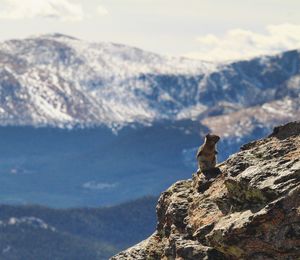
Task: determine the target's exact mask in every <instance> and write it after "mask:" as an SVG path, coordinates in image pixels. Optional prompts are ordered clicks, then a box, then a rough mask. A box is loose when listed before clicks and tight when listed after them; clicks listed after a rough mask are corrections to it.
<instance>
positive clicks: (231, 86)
mask: <svg viewBox="0 0 300 260" xmlns="http://www.w3.org/2000/svg"><path fill="white" fill-rule="evenodd" d="M299 8H300V3H299V2H298V1H294V0H288V1H282V0H259V1H258V0H253V1H251V2H249V3H245V2H241V1H237V0H227V1H219V0H210V1H206V0H197V1H196V0H188V1H180V0H172V1H171V0H102V1H98V0H86V1H83V0H23V1H17V0H0V28H1V35H0V40H1V43H0V126H1V127H0V203H1V206H0V207H1V210H0V230H1V231H0V232H1V236H0V256H1V257H2V258H3V259H107V258H108V257H109V256H111V255H113V254H114V253H116V252H118V251H119V250H121V249H123V248H126V247H128V246H130V245H133V244H135V243H136V242H138V241H140V240H142V239H144V238H146V237H147V236H148V235H150V234H151V232H153V231H154V229H155V222H156V219H155V205H156V201H157V198H158V196H159V194H160V193H161V192H162V191H164V190H165V189H166V188H168V187H169V186H170V185H171V184H172V183H174V182H175V181H177V180H180V179H187V178H190V177H191V175H192V173H193V172H195V171H196V170H197V165H196V162H195V153H196V150H197V148H198V146H199V145H200V144H201V143H202V142H203V137H204V136H205V134H206V133H209V132H212V133H215V134H218V135H220V136H221V141H220V143H219V146H218V150H219V155H218V156H219V157H218V161H219V162H221V161H223V160H225V159H227V158H228V157H229V156H230V155H231V154H232V153H234V152H236V151H238V150H239V147H240V146H241V145H242V144H244V143H245V142H249V141H251V140H254V139H258V138H262V137H264V136H266V135H268V134H269V133H270V131H271V129H272V128H273V127H274V126H275V125H278V124H282V123H286V122H289V121H293V120H299V119H300V118H299V115H300V113H299V112H300V111H299V110H300V106H299V104H300V100H299V95H300V52H299V50H300V17H299V15H298V13H297V10H299ZM37 238H39V239H37Z"/></svg>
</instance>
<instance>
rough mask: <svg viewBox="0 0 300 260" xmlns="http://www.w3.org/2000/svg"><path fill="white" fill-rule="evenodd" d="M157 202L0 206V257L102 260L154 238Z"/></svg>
mask: <svg viewBox="0 0 300 260" xmlns="http://www.w3.org/2000/svg"><path fill="white" fill-rule="evenodd" d="M156 203H157V199H156V198H153V197H147V198H142V199H139V200H136V201H132V202H128V203H125V204H122V205H118V206H114V207H108V208H99V209H96V208H94V209H92V208H82V209H50V208H46V207H40V206H6V205H5V206H0V259H7V260H12V259H16V260H17V259H18V260H19V259H32V260H40V259H49V260H50V259H51V260H52V259H72V260H73V259H74V260H75V259H87V260H89V259H103V260H106V259H108V258H109V257H110V256H112V255H113V254H115V253H117V252H118V251H120V250H121V249H124V248H127V247H129V246H131V245H133V244H135V243H137V242H138V241H139V240H141V239H143V238H145V237H146V236H148V235H150V234H151V232H152V230H153V229H154V228H155V205H156Z"/></svg>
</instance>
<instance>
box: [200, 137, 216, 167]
mask: <svg viewBox="0 0 300 260" xmlns="http://www.w3.org/2000/svg"><path fill="white" fill-rule="evenodd" d="M219 140H220V137H219V136H217V135H213V134H207V135H206V136H205V141H204V144H202V145H201V146H200V147H199V149H198V152H197V161H198V167H199V169H198V171H197V172H200V171H201V172H204V171H207V170H211V169H213V168H215V166H216V163H217V159H216V154H217V153H218V152H217V150H216V144H217V142H218V141H219Z"/></svg>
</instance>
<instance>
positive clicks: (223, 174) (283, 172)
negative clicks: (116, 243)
mask: <svg viewBox="0 0 300 260" xmlns="http://www.w3.org/2000/svg"><path fill="white" fill-rule="evenodd" d="M218 167H219V168H218V170H219V171H220V172H218V171H217V169H216V171H215V172H212V173H210V174H209V175H203V174H200V175H197V174H194V175H193V177H192V179H190V180H184V181H178V182H176V183H175V184H174V185H172V186H171V187H170V188H169V189H168V190H167V191H165V192H163V193H162V194H161V196H160V198H159V201H158V205H157V217H158V224H157V229H156V231H155V233H154V234H153V235H152V236H150V237H149V238H148V239H146V240H145V241H143V242H141V243H140V244H138V245H136V246H134V247H132V248H129V249H127V250H126V251H124V252H121V253H119V254H118V255H116V256H114V257H113V258H112V260H121V259H122V260H124V259H141V260H142V259H143V260H144V259H149V260H150V259H151V260H155V259H166V260H171V259H185V260H193V259H195V260H199V259H263V260H268V259H270V260H271V259H289V260H292V259H293V260H294V259H300V122H293V123H289V124H287V125H284V126H280V127H277V128H275V129H274V131H273V133H272V134H271V135H270V136H269V137H267V138H265V139H262V140H258V141H255V142H252V143H249V144H246V145H244V146H243V147H242V148H241V151H240V152H239V153H237V154H235V155H233V156H231V157H230V158H229V159H228V160H227V161H225V162H224V163H222V164H220V165H218Z"/></svg>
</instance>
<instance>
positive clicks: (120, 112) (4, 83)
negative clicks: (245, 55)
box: [0, 34, 216, 126]
mask: <svg viewBox="0 0 300 260" xmlns="http://www.w3.org/2000/svg"><path fill="white" fill-rule="evenodd" d="M215 67H216V66H215V65H214V64H211V63H203V62H198V61H193V60H188V59H183V58H168V57H163V56H160V55H157V54H153V53H149V52H145V51H142V50H140V49H137V48H133V47H128V46H125V45H120V44H113V43H86V42H83V41H80V40H78V39H75V38H71V37H68V36H64V35H60V34H54V35H45V36H40V37H35V38H28V39H25V40H11V41H7V42H4V43H2V44H1V45H0V80H1V81H0V86H1V104H0V108H1V114H0V123H1V124H2V125H5V124H22V125H23V124H26V125H54V126H63V125H68V124H69V125H76V124H81V125H99V124H105V125H109V126H115V125H123V124H126V123H129V122H134V121H142V122H143V121H153V120H154V119H159V118H165V117H168V116H169V115H170V114H176V110H177V109H178V108H179V107H182V106H183V105H182V104H181V103H182V100H183V99H184V98H185V95H186V93H188V91H186V90H182V91H181V92H182V93H174V92H176V91H177V90H176V87H177V86H174V87H172V88H171V89H163V87H160V86H159V88H157V87H156V85H157V83H158V82H155V80H156V77H157V76H162V75H165V76H164V77H170V78H171V80H173V81H174V83H176V84H177V85H179V84H181V83H183V86H182V87H187V85H191V84H195V83H196V82H184V81H186V78H187V77H190V78H191V80H190V81H192V80H193V79H195V78H196V77H199V75H203V74H204V73H207V72H208V71H211V70H214V69H215ZM180 75H183V76H180ZM164 77H162V78H161V79H160V80H165V78H164ZM153 81H154V82H153ZM181 81H182V82H181ZM174 94H175V95H176V96H174ZM188 96H190V94H189V95H188ZM158 103H163V104H169V107H168V109H167V111H162V110H161V109H159V108H158V105H157V104H158Z"/></svg>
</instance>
